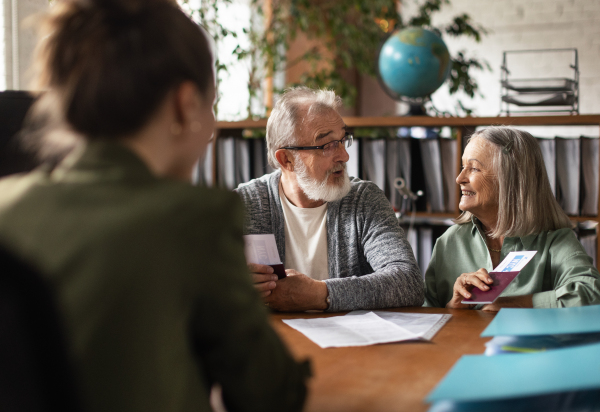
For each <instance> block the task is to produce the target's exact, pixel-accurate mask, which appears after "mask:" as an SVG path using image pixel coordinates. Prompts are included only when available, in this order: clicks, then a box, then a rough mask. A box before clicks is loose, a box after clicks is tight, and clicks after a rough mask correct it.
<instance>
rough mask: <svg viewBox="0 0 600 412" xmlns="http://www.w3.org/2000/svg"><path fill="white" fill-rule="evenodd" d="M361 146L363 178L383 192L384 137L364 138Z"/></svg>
mask: <svg viewBox="0 0 600 412" xmlns="http://www.w3.org/2000/svg"><path fill="white" fill-rule="evenodd" d="M362 146H363V153H362V166H363V167H362V172H363V179H365V180H370V181H371V182H373V183H375V184H376V185H377V186H379V188H380V189H381V190H383V191H384V192H385V139H369V138H364V139H363V141H362Z"/></svg>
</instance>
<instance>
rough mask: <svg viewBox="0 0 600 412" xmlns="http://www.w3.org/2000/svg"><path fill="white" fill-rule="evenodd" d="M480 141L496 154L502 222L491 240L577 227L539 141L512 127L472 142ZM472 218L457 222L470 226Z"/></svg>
mask: <svg viewBox="0 0 600 412" xmlns="http://www.w3.org/2000/svg"><path fill="white" fill-rule="evenodd" d="M476 138H481V139H483V140H484V141H486V142H487V143H489V145H488V146H489V147H490V149H491V150H492V151H493V153H492V159H493V160H492V171H493V172H494V174H495V175H496V178H497V183H496V185H497V186H496V187H497V188H498V222H497V224H496V228H495V230H494V231H493V232H492V233H490V234H489V235H490V236H491V237H493V238H498V237H501V236H504V237H517V236H518V237H522V236H527V235H531V234H536V233H540V232H545V231H548V230H557V229H561V228H567V227H568V228H571V227H572V226H573V225H572V223H571V221H570V220H569V217H568V216H567V215H566V214H565V212H564V211H563V210H562V208H561V207H560V205H559V204H558V202H557V201H556V198H555V197H554V194H553V193H552V189H551V188H550V182H549V181H548V175H547V172H546V167H545V165H544V158H543V157H542V151H541V149H540V145H539V144H538V142H537V140H536V139H535V137H533V136H532V135H531V134H529V133H527V132H524V131H522V130H517V129H513V128H512V127H488V128H486V129H483V130H480V131H477V132H475V133H474V134H473V136H471V138H470V139H469V141H471V140H472V139H476ZM471 216H472V214H471V213H470V212H464V213H463V214H462V215H460V216H459V217H458V219H456V220H455V222H456V223H458V224H463V223H467V222H470V221H471Z"/></svg>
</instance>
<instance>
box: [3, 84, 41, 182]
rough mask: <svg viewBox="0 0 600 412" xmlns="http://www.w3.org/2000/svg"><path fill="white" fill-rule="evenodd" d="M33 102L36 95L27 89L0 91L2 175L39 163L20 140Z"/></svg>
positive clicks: (18, 171) (23, 170)
mask: <svg viewBox="0 0 600 412" xmlns="http://www.w3.org/2000/svg"><path fill="white" fill-rule="evenodd" d="M33 102H34V97H33V96H32V95H31V94H30V93H28V92H26V91H15V90H7V91H3V92H0V176H6V175H10V174H13V173H21V172H27V171H30V170H32V169H33V168H35V167H36V166H37V165H38V164H39V161H38V160H37V159H36V157H35V156H34V154H33V153H32V152H30V151H27V150H25V149H24V148H23V147H22V146H21V144H20V141H19V131H20V130H21V128H22V127H23V122H24V120H25V116H26V115H27V112H28V111H29V109H30V107H31V105H32V104H33Z"/></svg>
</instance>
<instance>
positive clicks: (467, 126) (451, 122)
mask: <svg viewBox="0 0 600 412" xmlns="http://www.w3.org/2000/svg"><path fill="white" fill-rule="evenodd" d="M344 121H345V123H346V125H347V126H348V127H350V128H357V127H451V128H454V129H455V130H456V140H457V148H458V150H457V157H458V159H457V162H456V164H457V170H456V171H455V172H456V173H455V176H457V175H458V173H459V172H460V168H461V157H462V147H463V140H464V139H466V138H468V136H470V135H471V134H472V133H473V132H474V131H475V128H477V127H479V126H495V125H502V126H515V127H518V126H600V114H587V115H557V116H518V117H508V116H502V117H427V116H405V117H402V116H393V117H344ZM266 126H267V119H259V120H243V121H238V122H222V121H221V122H217V125H216V130H217V131H216V137H217V138H219V136H222V135H223V134H234V135H240V136H241V133H242V131H243V130H244V129H264V128H266ZM599 137H600V136H599ZM213 157H214V159H215V162H214V163H213V164H214V165H216V154H214V153H213ZM599 163H600V162H599ZM214 172H215V175H214V176H216V173H217V171H216V166H215V170H214ZM598 173H599V175H600V170H599V171H598ZM599 180H600V179H599ZM456 191H457V196H456V199H457V202H456V205H455V209H454V213H427V212H417V213H416V217H417V218H419V219H420V220H422V219H426V218H432V219H453V218H455V217H457V216H458V214H459V209H458V200H459V199H460V188H459V187H458V185H457V187H456ZM598 193H599V202H598V205H599V209H600V187H599V188H598ZM570 218H571V220H572V221H573V222H585V221H593V222H596V223H600V210H599V212H598V213H597V215H596V216H570ZM596 256H597V265H598V266H599V267H600V242H598V241H596Z"/></svg>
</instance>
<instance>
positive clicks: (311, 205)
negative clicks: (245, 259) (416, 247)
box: [237, 87, 424, 312]
mask: <svg viewBox="0 0 600 412" xmlns="http://www.w3.org/2000/svg"><path fill="white" fill-rule="evenodd" d="M340 105H341V99H340V98H339V97H337V96H335V94H334V92H332V91H325V90H311V89H308V88H305V87H300V88H295V89H291V90H288V91H287V92H286V93H285V94H283V96H281V98H280V99H279V101H278V102H277V104H276V105H275V107H274V108H273V112H272V113H271V116H270V118H269V121H268V123H267V151H268V157H269V163H270V164H271V166H273V167H274V168H276V169H279V170H276V171H275V172H273V173H271V174H268V175H265V176H263V177H261V178H259V179H255V180H252V181H251V182H249V183H246V184H242V185H240V186H239V187H238V188H237V192H238V193H239V194H240V195H241V197H242V199H243V201H244V203H245V206H246V211H247V221H246V233H247V234H266V233H273V234H275V239H276V241H277V248H278V250H279V255H280V257H281V259H282V261H283V263H284V264H285V267H286V268H287V270H286V273H287V277H285V278H283V279H281V280H277V276H276V275H274V274H273V270H272V269H271V267H269V266H264V265H257V264H250V265H249V266H250V271H251V272H252V276H253V278H254V282H255V286H256V288H257V289H258V290H259V291H260V293H261V294H262V296H263V299H264V301H265V303H266V304H267V305H269V306H270V307H271V308H273V309H276V310H281V311H303V310H311V309H317V310H327V311H331V312H335V311H342V310H354V309H375V308H385V307H399V306H420V305H422V304H423V300H424V291H423V290H424V286H423V280H422V277H421V274H420V272H419V269H418V267H417V264H416V261H415V258H414V255H413V253H412V250H411V248H410V245H409V244H408V242H407V241H406V239H405V238H404V234H403V231H402V229H401V228H400V226H399V224H398V220H397V219H396V216H395V215H394V211H393V210H392V208H391V205H390V203H389V201H388V200H387V199H386V197H385V195H384V194H383V192H382V191H381V190H380V189H379V188H378V187H377V186H376V185H375V184H373V183H371V182H366V181H362V180H360V179H356V178H354V179H350V178H349V177H348V174H347V173H346V162H347V161H348V153H347V152H346V148H347V147H349V146H350V145H351V144H352V134H350V133H348V131H347V128H346V125H345V124H344V121H343V120H342V117H341V116H340V115H339V114H338V112H337V109H338V108H339V106H340Z"/></svg>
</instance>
